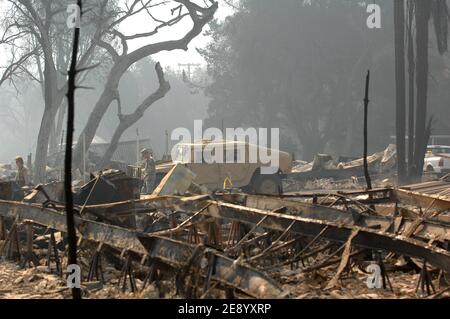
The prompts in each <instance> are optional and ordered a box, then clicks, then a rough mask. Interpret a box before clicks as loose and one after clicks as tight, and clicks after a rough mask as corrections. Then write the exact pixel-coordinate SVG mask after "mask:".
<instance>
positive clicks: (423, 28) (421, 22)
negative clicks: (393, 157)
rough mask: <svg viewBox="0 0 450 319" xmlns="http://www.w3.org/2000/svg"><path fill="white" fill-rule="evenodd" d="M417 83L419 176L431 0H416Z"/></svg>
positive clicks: (416, 160)
mask: <svg viewBox="0 0 450 319" xmlns="http://www.w3.org/2000/svg"><path fill="white" fill-rule="evenodd" d="M415 7H416V12H415V16H416V26H417V31H416V52H417V64H416V84H417V109H416V127H415V141H414V142H415V143H414V166H415V170H416V176H417V178H420V177H421V176H422V172H423V162H424V156H425V149H426V148H425V146H426V144H427V143H428V141H427V139H426V121H427V97H428V40H429V36H428V31H429V20H430V14H431V1H423V0H416V2H415Z"/></svg>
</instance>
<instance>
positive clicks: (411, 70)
mask: <svg viewBox="0 0 450 319" xmlns="http://www.w3.org/2000/svg"><path fill="white" fill-rule="evenodd" d="M413 21H414V0H409V1H408V178H409V179H411V178H412V177H413V176H414V175H415V170H414V166H413V163H414V113H415V109H414V88H415V85H416V83H415V67H416V65H415V64H416V62H415V54H414V36H413Z"/></svg>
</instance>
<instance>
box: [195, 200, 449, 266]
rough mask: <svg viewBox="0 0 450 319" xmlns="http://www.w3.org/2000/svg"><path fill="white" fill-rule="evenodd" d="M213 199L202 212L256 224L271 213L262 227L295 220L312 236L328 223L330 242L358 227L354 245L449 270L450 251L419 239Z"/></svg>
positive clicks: (325, 235) (275, 227)
mask: <svg viewBox="0 0 450 319" xmlns="http://www.w3.org/2000/svg"><path fill="white" fill-rule="evenodd" d="M211 202H212V204H211V205H210V206H209V207H208V209H206V210H205V211H204V212H203V214H206V215H208V216H212V217H216V218H219V219H227V220H231V221H239V222H241V223H247V224H255V223H257V222H258V221H259V220H261V218H262V217H264V216H268V217H267V219H266V220H265V221H264V222H263V223H262V225H261V227H265V228H269V229H273V230H277V231H283V230H285V229H286V228H287V227H289V225H290V224H291V223H292V222H293V221H294V220H295V221H296V223H295V224H294V225H293V226H292V229H291V232H292V233H294V234H299V235H305V236H313V237H314V236H316V235H317V234H318V233H320V232H321V231H322V230H323V228H324V226H328V228H327V229H326V230H325V231H324V233H323V235H322V237H323V238H325V239H328V240H331V241H337V242H345V241H346V240H347V239H348V238H349V236H350V234H351V232H352V231H353V230H354V229H359V232H358V234H357V235H356V236H355V237H354V238H353V244H354V245H355V246H359V247H363V248H369V249H377V250H384V251H390V252H394V253H397V254H400V255H406V256H410V257H418V258H422V259H426V260H427V261H428V262H429V263H430V264H432V265H433V266H435V267H437V268H439V269H442V270H444V271H446V272H450V252H448V251H446V250H444V249H440V248H436V247H433V246H431V245H427V244H425V243H424V242H422V241H419V240H415V239H411V238H405V237H404V236H400V235H395V234H391V233H387V232H383V231H377V230H373V229H369V228H365V227H359V226H352V225H348V224H345V223H338V222H331V221H324V220H317V219H308V218H303V217H299V216H293V215H286V214H280V213H275V212H269V211H264V210H260V209H256V208H249V207H244V206H239V205H235V204H230V203H223V202H213V201H211Z"/></svg>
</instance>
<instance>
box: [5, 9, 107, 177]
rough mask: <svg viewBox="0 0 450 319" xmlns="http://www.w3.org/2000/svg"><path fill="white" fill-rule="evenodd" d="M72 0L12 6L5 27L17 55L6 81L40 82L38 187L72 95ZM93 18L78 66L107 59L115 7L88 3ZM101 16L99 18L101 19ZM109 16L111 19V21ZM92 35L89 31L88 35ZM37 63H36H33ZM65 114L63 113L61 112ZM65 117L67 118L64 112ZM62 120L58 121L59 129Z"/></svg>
mask: <svg viewBox="0 0 450 319" xmlns="http://www.w3.org/2000/svg"><path fill="white" fill-rule="evenodd" d="M71 3H72V2H70V1H45V0H38V1H34V2H30V1H26V0H19V1H12V0H10V1H8V3H7V5H8V11H7V15H6V17H5V19H4V22H3V25H4V27H3V34H2V42H1V43H0V44H3V45H4V46H5V47H7V48H9V49H10V50H11V51H12V52H13V53H14V56H16V57H17V58H12V59H11V61H10V66H9V67H8V68H7V69H6V71H5V72H4V78H5V79H6V78H9V79H14V78H16V77H17V76H18V75H20V76H21V77H25V76H26V77H28V78H29V79H32V80H35V81H37V82H39V84H40V85H41V88H42V95H43V99H44V103H45V105H44V114H43V116H42V120H41V125H40V129H39V134H38V139H37V147H36V154H35V165H34V167H35V169H34V182H35V183H39V182H42V181H44V180H45V174H46V172H45V167H46V162H47V152H48V145H49V142H50V136H51V135H52V130H53V128H54V122H55V116H56V114H57V112H58V110H59V109H60V107H61V104H62V102H63V100H64V96H65V94H66V92H67V79H65V78H64V76H63V75H64V73H65V72H66V70H67V68H68V64H69V60H70V54H71V41H72V40H71V36H70V32H69V30H68V28H67V25H66V20H67V16H66V9H67V7H68V5H69V4H71ZM88 4H89V6H88V7H89V14H86V18H85V30H86V31H85V33H84V36H83V38H81V39H80V53H81V54H80V57H79V61H78V62H79V65H80V66H82V67H83V66H87V65H89V64H90V63H95V62H97V61H104V60H107V58H108V57H107V56H104V53H103V52H101V51H100V50H99V48H98V41H99V37H100V35H101V34H102V30H103V29H104V25H105V21H107V20H108V19H109V18H110V17H111V15H112V14H113V12H114V10H115V7H114V6H113V5H109V10H106V9H107V7H108V1H106V0H104V1H102V2H97V1H88ZM99 17H100V18H99ZM108 17H109V18H108ZM88 30H89V32H87V31H88ZM31 62H34V63H31ZM62 111H63V110H62ZM60 114H63V112H61V113H60ZM62 120H63V116H59V121H60V123H59V126H60V125H61V122H62Z"/></svg>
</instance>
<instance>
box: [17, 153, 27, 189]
mask: <svg viewBox="0 0 450 319" xmlns="http://www.w3.org/2000/svg"><path fill="white" fill-rule="evenodd" d="M16 166H17V174H16V183H17V185H18V186H19V187H23V186H26V185H28V184H29V179H28V171H27V168H26V167H25V165H24V163H23V158H22V157H20V156H17V157H16Z"/></svg>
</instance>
